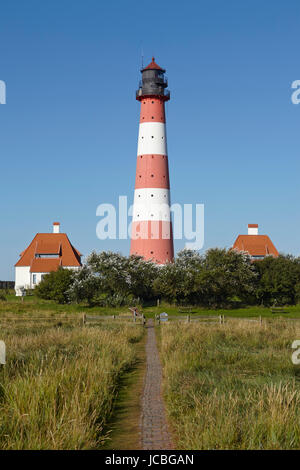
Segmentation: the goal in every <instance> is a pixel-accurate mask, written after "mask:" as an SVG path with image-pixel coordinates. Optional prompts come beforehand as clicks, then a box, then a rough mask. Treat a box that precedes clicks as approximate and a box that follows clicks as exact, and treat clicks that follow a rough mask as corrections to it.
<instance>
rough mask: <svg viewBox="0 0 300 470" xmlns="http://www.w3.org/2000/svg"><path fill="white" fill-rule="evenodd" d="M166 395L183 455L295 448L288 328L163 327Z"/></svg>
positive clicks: (297, 398) (297, 423)
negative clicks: (197, 451)
mask: <svg viewBox="0 0 300 470" xmlns="http://www.w3.org/2000/svg"><path fill="white" fill-rule="evenodd" d="M160 338H161V352H162V360H163V367H164V376H165V396H166V403H167V409H168V413H169V416H170V420H171V422H172V424H173V426H174V428H175V430H176V433H177V436H178V447H179V448H181V449H299V448H300V381H299V377H300V370H299V367H300V366H298V368H297V366H293V364H292V362H291V353H292V350H291V343H292V341H293V340H294V339H300V327H299V325H297V324H296V323H294V322H290V323H285V322H280V321H277V322H276V323H275V322H274V323H269V324H266V325H265V326H262V327H261V326H259V324H250V323H247V322H245V321H238V320H231V321H229V322H228V323H227V324H225V325H204V324H195V323H194V324H190V325H185V324H181V325H178V324H174V323H173V324H172V323H171V324H169V325H163V326H162V327H161V335H160Z"/></svg>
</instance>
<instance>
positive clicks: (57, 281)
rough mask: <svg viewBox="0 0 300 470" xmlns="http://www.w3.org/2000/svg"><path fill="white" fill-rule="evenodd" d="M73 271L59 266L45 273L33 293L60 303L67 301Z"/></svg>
mask: <svg viewBox="0 0 300 470" xmlns="http://www.w3.org/2000/svg"><path fill="white" fill-rule="evenodd" d="M73 278H74V272H73V271H71V270H70V269H64V268H59V269H58V271H53V272H51V273H49V274H46V275H45V276H44V278H43V280H42V281H41V282H40V284H38V285H37V286H36V288H35V293H36V295H37V296H38V297H40V298H41V299H46V300H55V301H56V302H58V303H60V304H65V303H68V302H69V301H70V300H69V295H68V291H69V289H70V287H71V285H72V282H73Z"/></svg>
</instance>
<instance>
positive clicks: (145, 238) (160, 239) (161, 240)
mask: <svg viewBox="0 0 300 470" xmlns="http://www.w3.org/2000/svg"><path fill="white" fill-rule="evenodd" d="M130 254H131V255H139V256H143V257H144V258H145V259H153V260H154V261H156V262H157V263H160V264H165V263H166V262H171V261H172V260H173V258H174V248H173V233H172V223H171V222H165V221H161V220H160V221H158V220H157V221H151V220H145V221H141V222H133V223H132V239H131V247H130Z"/></svg>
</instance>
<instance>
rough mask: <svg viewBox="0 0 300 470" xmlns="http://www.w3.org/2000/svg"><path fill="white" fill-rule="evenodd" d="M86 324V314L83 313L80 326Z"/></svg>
mask: <svg viewBox="0 0 300 470" xmlns="http://www.w3.org/2000/svg"><path fill="white" fill-rule="evenodd" d="M85 324H86V314H85V313H83V315H82V326H84V325H85Z"/></svg>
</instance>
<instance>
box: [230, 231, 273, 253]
mask: <svg viewBox="0 0 300 470" xmlns="http://www.w3.org/2000/svg"><path fill="white" fill-rule="evenodd" d="M233 249H234V250H238V251H247V252H248V253H249V255H250V256H267V255H272V256H275V257H277V256H279V253H278V251H277V250H276V248H275V246H274V245H273V243H272V241H271V240H270V238H269V237H268V235H239V236H238V237H237V239H236V240H235V242H234V245H233Z"/></svg>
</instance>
